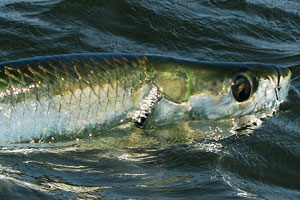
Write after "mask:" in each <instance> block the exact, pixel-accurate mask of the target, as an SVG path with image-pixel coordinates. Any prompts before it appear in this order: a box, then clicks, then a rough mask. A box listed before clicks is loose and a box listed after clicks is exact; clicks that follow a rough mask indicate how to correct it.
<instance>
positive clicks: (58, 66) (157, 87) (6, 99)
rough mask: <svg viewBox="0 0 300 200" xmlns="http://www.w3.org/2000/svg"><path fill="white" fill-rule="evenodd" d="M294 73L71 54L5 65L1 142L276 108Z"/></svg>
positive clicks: (0, 79) (1, 66) (0, 75)
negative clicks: (128, 124) (125, 124)
mask: <svg viewBox="0 0 300 200" xmlns="http://www.w3.org/2000/svg"><path fill="white" fill-rule="evenodd" d="M290 78H291V72H290V71H289V70H288V69H286V68H281V67H277V66H275V65H266V64H258V63H214V62H201V61H193V60H187V59H178V58H173V57H165V56H157V55H133V54H101V53H92V54H72V55H59V56H46V57H35V58H30V59H22V60H17V61H10V62H3V63H0V127H1V129H0V143H12V142H21V141H28V140H31V139H36V138H46V137H51V136H52V135H61V136H64V135H67V136H74V137H76V136H77V135H81V134H83V135H84V134H87V133H89V132H91V131H104V130H107V129H110V128H112V127H115V126H118V125H120V124H123V123H132V124H135V125H137V126H138V127H144V125H145V124H151V125H152V126H155V125H156V124H160V123H173V122H176V121H181V120H192V119H209V120H218V119H224V118H237V117H240V116H243V115H248V114H252V113H262V112H267V113H269V112H273V111H276V110H278V107H279V104H280V103H281V102H282V101H283V100H284V99H285V97H286V96H287V93H288V87H289V82H290Z"/></svg>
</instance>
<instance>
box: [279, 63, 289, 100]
mask: <svg viewBox="0 0 300 200" xmlns="http://www.w3.org/2000/svg"><path fill="white" fill-rule="evenodd" d="M277 72H278V86H277V88H275V90H276V92H277V95H278V101H279V102H280V103H282V102H283V101H285V99H286V97H287V95H288V92H289V86H290V81H291V77H292V72H291V71H290V70H289V69H288V68H283V67H281V68H278V70H277Z"/></svg>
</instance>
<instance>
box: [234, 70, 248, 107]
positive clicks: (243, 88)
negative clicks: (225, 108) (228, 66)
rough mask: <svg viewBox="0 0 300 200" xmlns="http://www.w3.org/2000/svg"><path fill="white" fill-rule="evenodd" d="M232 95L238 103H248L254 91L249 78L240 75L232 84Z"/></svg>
mask: <svg viewBox="0 0 300 200" xmlns="http://www.w3.org/2000/svg"><path fill="white" fill-rule="evenodd" d="M231 91H232V95H233V97H234V98H235V100H236V101H238V102H243V101H246V100H248V99H249V98H250V96H251V93H252V89H251V84H250V82H249V80H248V78H247V77H245V76H243V75H238V76H237V77H236V78H235V79H234V81H233V82H232V84H231Z"/></svg>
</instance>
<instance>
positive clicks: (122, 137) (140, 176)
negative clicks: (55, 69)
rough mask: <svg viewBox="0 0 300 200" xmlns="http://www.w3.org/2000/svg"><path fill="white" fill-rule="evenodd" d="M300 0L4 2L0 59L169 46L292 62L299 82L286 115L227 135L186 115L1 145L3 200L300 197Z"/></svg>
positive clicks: (182, 52)
mask: <svg viewBox="0 0 300 200" xmlns="http://www.w3.org/2000/svg"><path fill="white" fill-rule="evenodd" d="M299 7H300V3H299V2H298V1H297V0H273V1H269V0H261V1H258V0H241V1H233V0H231V1H230V0H228V1H226V0H210V1H208V0H207V1H205V0H204V1H179V0H173V1H169V0H166V1H150V0H148V1H138V0H136V1H134V0H127V1H125V0H110V1H108V0H107V1H104V0H101V1H94V0H85V1H84V0H81V1H76V2H75V1H71V0H51V1H50V0H49V1H46V0H23V1H21V0H2V1H1V2H0V58H1V59H0V60H1V61H8V60H14V59H19V58H25V57H33V56H39V55H41V56H43V55H54V54H65V53H78V52H80V53H83V52H112V53H119V52H121V53H147V54H162V55H171V56H178V57H185V58H191V59H198V60H208V61H237V62H238V61H243V62H249V61H251V62H252V61H255V62H262V63H274V64H278V65H280V66H285V67H289V68H290V69H291V70H292V72H293V77H292V78H293V81H292V82H291V90H290V93H289V96H288V100H287V102H285V103H284V104H282V106H281V110H280V112H279V113H277V114H276V115H275V116H273V117H271V118H268V119H266V120H264V121H262V123H261V125H260V126H259V127H255V129H254V130H244V131H242V132H239V134H238V135H232V136H228V134H225V135H226V137H221V139H219V138H220V137H219V136H220V135H222V134H223V133H224V132H225V133H228V132H229V128H228V127H227V126H226V123H221V124H218V123H217V124H215V122H189V124H185V123H183V124H180V125H179V126H177V127H174V128H167V129H164V130H154V131H152V132H143V131H135V132H128V131H126V129H125V131H123V132H122V131H114V130H111V131H110V132H107V133H106V134H104V135H102V136H99V137H91V138H89V139H86V140H80V141H76V140H75V139H74V141H68V142H63V143H54V144H18V145H6V146H1V148H0V199H101V198H103V199H126V198H131V199H183V198H185V199H299V198H300V168H299V166H300V156H299V155H300V132H299V130H300V125H299V122H300V117H299V114H298V113H299V111H300V110H299V108H300V105H299V104H300V103H299V102H300V101H299V100H300V91H299V90H300V78H299V76H300V69H298V68H299V67H300V64H299V63H300V37H299V36H300V10H299ZM186 127H192V131H191V130H189V129H187V128H186ZM204 129H205V130H204ZM203 132H206V135H210V136H211V137H207V138H205V139H203V137H202V136H201V133H203ZM240 133H242V134H240Z"/></svg>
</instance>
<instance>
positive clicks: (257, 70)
mask: <svg viewBox="0 0 300 200" xmlns="http://www.w3.org/2000/svg"><path fill="white" fill-rule="evenodd" d="M193 70H194V72H193V73H194V77H193V79H194V83H195V85H194V87H193V92H192V93H191V95H190V97H189V100H188V103H189V104H190V106H191V115H192V117H193V118H194V119H202V118H205V119H212V120H217V119H224V118H237V117H241V116H244V115H250V114H257V115H259V116H269V115H272V114H273V113H274V112H276V111H278V110H279V105H280V104H281V103H282V102H284V100H285V99H286V96H287V94H288V90H289V83H290V79H291V72H290V70H289V69H287V68H283V67H278V66H275V65H266V64H257V63H225V64H224V63H218V64H209V63H207V64H205V65H204V66H203V65H202V66H201V67H198V69H197V68H196V67H195V68H194V69H193Z"/></svg>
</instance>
